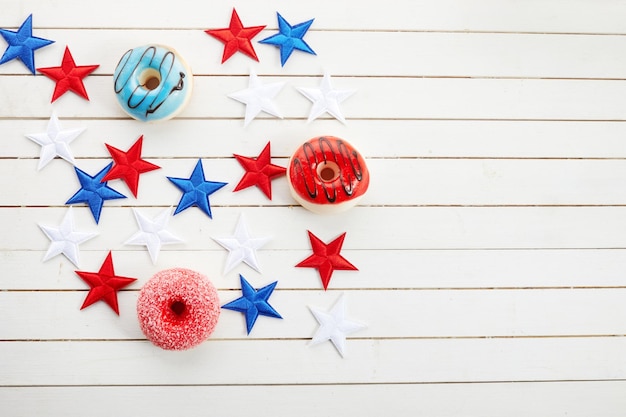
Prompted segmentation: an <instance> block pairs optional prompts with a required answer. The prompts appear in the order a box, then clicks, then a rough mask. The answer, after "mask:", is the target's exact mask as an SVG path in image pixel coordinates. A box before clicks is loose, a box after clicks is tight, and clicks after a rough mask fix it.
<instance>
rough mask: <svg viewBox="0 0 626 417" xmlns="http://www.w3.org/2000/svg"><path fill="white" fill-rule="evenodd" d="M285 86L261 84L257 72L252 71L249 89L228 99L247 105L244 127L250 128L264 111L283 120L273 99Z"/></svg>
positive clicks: (237, 92)
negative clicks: (251, 123)
mask: <svg viewBox="0 0 626 417" xmlns="http://www.w3.org/2000/svg"><path fill="white" fill-rule="evenodd" d="M284 86H285V83H284V82H281V83H271V84H261V81H260V80H259V77H258V76H257V75H256V72H254V70H250V78H249V79H248V88H246V89H245V90H241V91H236V92H234V93H232V94H229V95H228V97H230V98H232V99H233V100H237V101H239V102H240V103H243V104H245V105H246V115H245V118H244V121H243V126H244V127H246V126H248V125H249V124H250V122H251V121H252V120H254V118H255V117H257V116H258V115H259V113H261V112H262V111H264V112H265V113H268V114H271V115H272V116H275V117H278V118H280V119H282V118H283V116H282V115H281V113H280V111H279V110H278V107H276V104H274V101H273V100H272V99H273V98H274V97H276V96H277V95H278V93H279V92H280V90H281V89H282V88H283V87H284Z"/></svg>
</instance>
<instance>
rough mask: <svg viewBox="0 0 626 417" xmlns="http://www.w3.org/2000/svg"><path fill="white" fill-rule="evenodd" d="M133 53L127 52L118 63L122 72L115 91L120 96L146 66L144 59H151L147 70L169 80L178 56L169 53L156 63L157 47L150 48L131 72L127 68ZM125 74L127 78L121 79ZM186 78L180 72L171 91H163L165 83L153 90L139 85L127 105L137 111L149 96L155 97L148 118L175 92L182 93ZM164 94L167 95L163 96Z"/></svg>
mask: <svg viewBox="0 0 626 417" xmlns="http://www.w3.org/2000/svg"><path fill="white" fill-rule="evenodd" d="M132 52H133V49H130V50H128V51H126V53H125V54H124V55H123V56H122V58H121V59H120V61H119V63H118V68H120V70H119V73H118V74H117V76H116V77H115V83H114V90H115V93H116V94H119V93H120V92H122V90H124V88H125V87H126V85H127V84H128V83H129V81H130V80H131V78H132V77H136V76H137V72H138V71H139V70H140V66H142V67H143V66H144V65H145V64H143V65H142V62H143V60H144V58H148V59H149V62H148V64H147V68H154V69H156V70H157V71H158V73H159V74H160V75H161V78H162V80H167V79H168V78H169V76H170V74H171V72H172V68H173V67H174V63H175V61H176V56H175V55H174V53H173V52H171V51H168V52H167V53H166V54H165V55H163V58H162V59H161V60H160V61H159V62H156V61H155V56H156V47H154V46H149V47H148V48H146V49H145V50H144V51H143V53H142V54H141V57H139V59H138V60H137V62H136V64H135V65H134V67H133V68H132V69H131V70H130V71H125V69H126V66H127V65H128V63H129V61H130V56H131V54H132ZM123 73H126V74H127V76H126V77H125V78H124V79H120V76H121V75H122V74H123ZM184 78H185V74H184V73H183V72H179V79H178V83H177V84H176V85H175V86H174V87H172V88H171V89H170V91H164V90H163V86H164V85H165V83H163V82H162V83H160V85H159V86H157V88H155V89H153V90H150V89H147V88H145V86H144V85H138V86H137V87H135V89H134V90H133V92H132V93H131V94H130V96H129V97H128V100H127V101H126V103H127V105H128V107H129V108H131V109H135V108H137V107H139V106H141V104H142V103H143V102H144V101H145V100H146V99H148V97H149V96H150V97H154V98H153V99H152V102H150V105H149V106H148V108H147V109H146V116H148V115H149V114H152V113H154V112H156V111H157V110H158V109H159V108H160V107H161V105H163V103H165V101H166V100H167V99H168V98H169V97H170V96H171V95H172V94H173V93H174V92H176V91H180V90H182V89H183V88H184V86H185V83H184V81H183V79H184ZM164 92H165V94H163V93H164Z"/></svg>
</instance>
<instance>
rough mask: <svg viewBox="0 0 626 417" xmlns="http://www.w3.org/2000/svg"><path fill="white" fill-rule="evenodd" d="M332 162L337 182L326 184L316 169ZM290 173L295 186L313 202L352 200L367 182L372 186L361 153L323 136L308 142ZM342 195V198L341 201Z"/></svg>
mask: <svg viewBox="0 0 626 417" xmlns="http://www.w3.org/2000/svg"><path fill="white" fill-rule="evenodd" d="M329 162H330V163H332V164H333V165H336V167H337V168H338V169H339V173H338V176H337V178H336V179H333V180H330V181H327V180H324V179H323V178H321V176H320V175H319V173H318V171H317V167H318V166H319V165H320V164H324V166H325V165H326V164H328V163H329ZM291 170H292V174H291V175H292V177H293V179H292V182H293V183H297V184H298V185H300V187H301V189H302V188H303V189H304V191H306V193H307V194H308V197H309V199H310V200H312V201H314V200H318V199H319V196H321V195H323V196H324V199H325V201H326V202H328V203H330V204H333V203H336V202H341V201H344V200H346V199H350V198H352V197H353V195H354V194H355V191H356V190H357V187H358V184H359V183H360V182H362V181H363V180H364V179H365V180H367V183H369V176H367V175H366V174H364V169H363V164H362V163H361V158H360V155H359V153H358V152H357V151H356V150H354V149H353V148H352V147H351V146H350V145H349V144H347V143H346V142H345V141H343V140H341V139H338V138H334V137H326V136H321V137H319V138H315V139H313V140H310V141H307V142H305V143H304V144H303V145H302V146H301V148H300V150H299V151H298V152H296V155H294V158H293V160H292V168H291ZM365 187H367V184H365ZM362 192H364V191H362ZM342 193H343V194H344V197H343V198H341V197H340V195H341V194H342Z"/></svg>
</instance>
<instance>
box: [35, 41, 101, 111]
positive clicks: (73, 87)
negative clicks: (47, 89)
mask: <svg viewBox="0 0 626 417" xmlns="http://www.w3.org/2000/svg"><path fill="white" fill-rule="evenodd" d="M99 66H100V65H81V66H77V65H76V63H75V62H74V58H73V57H72V53H71V52H70V49H69V48H68V47H67V46H66V47H65V53H64V54H63V60H62V61H61V66H60V67H47V68H37V71H39V72H40V73H42V74H43V75H45V76H46V77H48V78H50V79H52V80H54V81H55V82H56V85H55V87H54V92H53V93H52V100H51V102H54V101H55V100H56V99H58V98H59V97H61V96H62V95H63V94H65V93H67V92H68V91H72V92H74V93H76V94H78V95H79V96H80V97H82V98H84V99H85V100H89V96H88V95H87V90H86V89H85V84H83V78H85V77H86V76H88V75H89V74H91V73H92V72H94V71H95V70H96V68H98V67H99Z"/></svg>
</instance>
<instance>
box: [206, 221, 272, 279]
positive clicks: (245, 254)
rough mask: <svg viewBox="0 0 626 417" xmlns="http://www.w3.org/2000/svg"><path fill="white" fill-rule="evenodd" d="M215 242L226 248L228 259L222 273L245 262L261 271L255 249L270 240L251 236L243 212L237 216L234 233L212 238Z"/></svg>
mask: <svg viewBox="0 0 626 417" xmlns="http://www.w3.org/2000/svg"><path fill="white" fill-rule="evenodd" d="M213 240H215V241H216V242H217V243H219V244H220V245H222V247H224V248H225V249H227V250H228V252H229V253H228V259H227V260H226V267H225V268H224V274H227V273H228V272H230V271H232V269H233V268H234V267H236V266H237V265H239V264H240V263H242V262H243V263H245V264H247V265H248V266H250V267H251V268H252V269H254V270H255V271H257V272H261V269H260V268H259V261H258V259H257V256H256V251H257V249H260V248H262V247H263V246H264V245H265V244H266V243H267V242H269V241H270V238H269V237H252V236H250V231H249V230H248V225H247V224H246V221H245V219H244V216H243V214H241V215H240V216H239V221H238V222H237V227H236V228H235V234H234V235H233V236H229V237H221V238H215V237H214V238H213Z"/></svg>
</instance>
